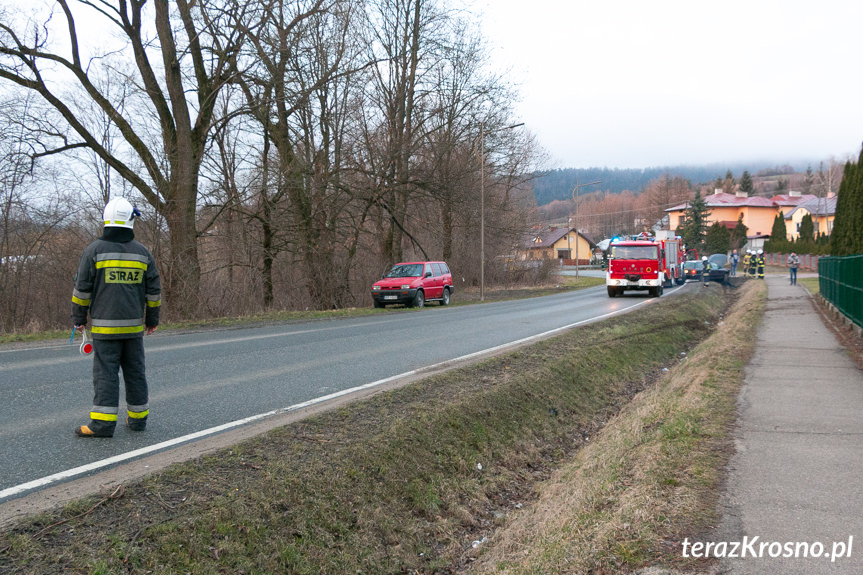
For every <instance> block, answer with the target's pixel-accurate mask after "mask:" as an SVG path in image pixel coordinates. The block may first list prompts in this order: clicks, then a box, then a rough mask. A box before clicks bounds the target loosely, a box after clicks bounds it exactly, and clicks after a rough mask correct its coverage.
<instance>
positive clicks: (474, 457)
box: [0, 282, 758, 574]
mask: <svg viewBox="0 0 863 575" xmlns="http://www.w3.org/2000/svg"><path fill="white" fill-rule="evenodd" d="M750 283H751V284H755V283H756V282H750ZM753 289H758V288H755V287H752V288H750V287H746V288H742V289H741V290H731V289H727V290H724V289H721V288H719V287H718V286H717V287H716V289H709V290H698V291H696V292H695V293H692V294H680V295H677V296H675V297H674V298H662V299H659V300H654V301H652V302H651V304H650V305H648V306H645V307H644V308H642V309H640V310H639V311H638V312H635V313H631V314H628V315H625V316H622V317H619V318H615V319H612V320H608V321H605V322H602V323H600V324H594V325H591V326H587V327H584V328H581V329H577V330H573V331H571V332H569V333H567V334H564V335H562V336H560V337H557V338H554V339H550V340H547V341H545V342H542V343H539V344H537V345H534V346H531V347H529V348H524V349H522V350H520V351H518V352H515V353H511V354H508V355H504V356H500V357H497V358H495V359H492V360H489V361H486V362H483V363H480V364H477V365H474V366H471V367H467V368H463V369H459V370H453V371H451V372H448V373H446V374H444V375H441V376H437V377H434V378H430V379H427V380H423V381H421V382H417V383H415V384H412V385H410V386H407V387H404V388H401V389H398V390H395V391H391V392H386V393H381V394H379V395H376V396H374V397H372V398H370V399H367V400H364V401H362V402H356V403H353V404H350V405H348V406H346V407H343V408H340V409H338V410H336V411H331V412H328V413H325V414H323V415H319V416H317V417H315V418H312V419H308V420H305V421H303V422H299V423H296V424H292V425H290V426H287V427H284V428H280V429H278V430H275V431H272V432H270V433H268V434H267V435H265V436H261V437H259V438H257V439H255V440H252V441H248V442H246V443H243V444H241V445H238V446H236V447H234V448H232V449H230V450H226V451H224V452H221V453H219V454H217V455H212V456H208V457H204V458H201V459H199V460H196V461H192V462H188V463H185V464H181V465H176V466H173V467H171V468H170V469H168V470H166V471H164V472H162V473H159V474H157V475H154V476H152V477H150V478H148V479H146V480H143V481H141V482H138V483H134V484H130V485H126V486H125V487H124V489H123V490H122V491H118V492H116V493H113V494H111V495H110V496H107V497H104V498H102V499H92V500H86V501H80V502H77V503H75V504H73V505H70V506H67V507H66V508H65V509H63V510H62V511H59V512H56V513H51V514H45V515H42V516H39V517H37V518H33V519H30V520H27V521H25V522H22V523H20V524H18V525H16V526H15V527H13V528H10V529H7V530H6V531H4V532H3V533H2V534H0V573H10V574H12V573H46V574H47V573H60V572H81V573H92V574H97V573H153V574H167V573H196V574H208V573H226V572H229V573H248V574H250V573H296V574H305V573H309V574H312V573H314V574H319V573H352V574H353V573H374V574H384V573H452V572H456V571H459V570H467V569H470V568H471V567H472V566H474V565H476V563H474V562H472V561H471V560H472V559H473V558H474V554H475V553H476V551H477V549H474V546H473V545H472V542H474V541H476V542H477V545H478V550H483V548H484V545H482V544H481V542H482V541H483V539H484V538H489V541H490V543H493V544H492V545H490V546H489V547H490V548H489V556H488V559H485V558H483V564H485V565H490V566H491V567H492V568H495V569H496V568H498V567H499V566H502V565H503V564H502V563H501V560H495V559H494V555H493V553H494V550H495V549H505V548H506V546H507V545H508V544H511V545H518V543H517V541H518V537H517V534H518V531H516V530H515V529H516V525H517V524H518V522H519V521H522V520H523V519H522V517H528V510H531V511H529V513H530V516H532V517H536V514H535V513H536V512H534V511H533V509H540V508H545V507H544V506H545V505H547V501H548V499H547V498H548V495H547V494H548V493H550V491H549V489H548V488H543V489H542V496H541V498H540V499H539V501H536V497H537V492H536V489H537V487H538V486H539V485H540V484H542V483H543V482H544V481H545V480H547V479H548V478H549V476H550V474H551V473H552V472H553V471H554V470H555V469H558V468H560V471H558V473H560V474H563V475H558V474H556V475H555V477H556V478H561V477H562V478H564V479H565V480H564V481H560V480H559V479H558V480H557V481H556V482H555V483H557V484H560V485H564V484H566V483H567V482H569V481H570V478H571V480H572V481H577V480H580V481H586V482H587V483H590V480H589V479H588V478H589V477H590V476H591V473H594V472H595V473H596V474H597V475H596V477H597V478H598V479H597V481H598V485H597V486H595V489H594V491H593V493H595V494H596V495H595V496H592V498H591V500H590V501H591V505H590V506H582V507H579V506H575V505H573V506H572V510H571V511H570V509H569V508H570V505H571V504H572V502H570V501H567V500H561V505H559V506H558V512H559V514H560V515H566V516H570V517H571V516H573V515H575V516H577V517H581V516H583V519H584V521H585V523H584V525H588V526H590V529H591V531H590V532H587V533H582V532H581V531H580V530H579V529H580V528H577V527H574V524H563V525H561V527H560V529H559V530H558V529H556V528H554V526H553V525H552V524H551V522H550V521H545V522H543V524H542V525H538V527H543V529H541V530H540V531H539V532H538V533H545V534H549V533H554V532H555V531H556V532H557V535H556V536H555V538H554V539H540V540H536V541H534V542H533V543H532V544H533V545H538V546H539V547H538V548H539V549H542V550H543V552H542V553H541V554H540V555H539V556H533V555H531V554H527V555H526V557H528V558H530V561H529V563H528V564H527V565H528V566H529V565H537V566H538V567H537V569H536V570H532V571H531V570H528V571H524V572H535V573H551V572H559V569H556V568H552V567H554V565H557V566H558V567H559V566H560V565H561V564H562V563H560V561H564V562H565V561H568V557H569V555H570V554H571V549H572V547H573V546H578V545H579V543H571V542H568V540H567V538H569V539H574V540H575V541H582V537H591V538H592V539H590V540H591V541H596V542H597V544H601V545H602V546H601V547H597V551H595V552H591V553H590V554H589V555H588V557H587V558H586V559H585V561H586V563H585V565H594V566H600V567H602V566H604V565H616V564H621V565H637V564H640V563H643V562H644V561H647V560H648V557H649V555H650V552H651V549H652V546H651V542H652V541H653V538H654V537H655V536H656V535H655V534H658V533H660V532H665V531H663V530H668V529H672V528H674V527H675V526H676V525H678V522H677V520H676V517H677V515H676V514H678V513H680V512H686V511H687V510H689V509H690V507H686V506H684V505H683V504H682V503H680V502H679V501H678V497H677V494H679V493H681V492H680V491H677V490H678V489H681V488H682V487H681V486H683V485H689V484H690V482H694V483H696V484H699V485H705V486H709V485H711V484H712V483H711V482H712V481H713V479H712V478H713V477H714V475H713V474H714V473H715V471H713V470H712V468H711V466H712V465H713V464H714V463H716V460H712V459H710V458H709V457H707V456H705V459H704V460H701V461H700V463H698V465H696V464H695V463H690V462H689V461H690V460H689V459H687V458H686V456H685V453H686V449H687V448H688V447H690V446H692V445H705V443H704V442H708V443H709V442H710V440H711V438H712V437H714V435H713V434H714V433H717V434H718V433H719V432H718V431H714V428H716V426H718V427H722V426H725V425H727V421H726V420H727V418H728V417H730V414H728V413H726V410H719V413H723V414H725V415H724V416H723V418H722V419H721V421H719V422H718V423H717V422H713V420H712V418H710V417H707V415H709V413H705V411H704V410H705V408H704V406H703V405H702V404H701V403H700V401H701V400H698V399H697V397H696V396H698V395H699V394H700V393H701V392H702V391H703V393H705V394H706V393H708V391H710V390H712V391H710V392H711V393H714V394H716V395H717V396H724V395H727V394H729V393H730V390H728V389H726V387H727V385H726V383H725V377H724V376H725V375H726V374H728V375H729V376H733V375H735V374H736V373H737V371H736V370H738V369H742V362H743V357H744V356H745V354H744V355H740V354H737V355H734V356H732V359H733V362H734V365H729V366H726V365H725V363H724V360H723V359H722V357H724V356H719V355H716V354H720V353H723V354H724V353H725V351H727V350H726V348H725V347H723V346H724V344H714V345H717V346H719V347H716V348H713V349H712V350H711V349H709V350H708V351H706V352H705V353H706V354H707V356H708V357H709V360H705V361H709V362H710V365H709V367H710V370H709V371H710V372H711V374H715V375H712V376H711V377H710V378H708V381H705V382H703V384H702V385H701V386H699V387H698V390H701V391H698V392H697V393H696V391H695V390H692V389H690V388H689V387H688V386H687V385H686V384H685V383H683V382H681V383H679V384H677V386H675V387H674V388H673V389H671V390H670V391H669V392H667V396H666V395H662V396H661V397H658V398H657V399H656V402H655V403H656V405H655V406H654V407H651V408H650V410H649V411H645V412H644V413H642V414H641V415H642V416H643V417H642V420H641V423H638V424H636V423H632V424H630V427H629V428H627V427H623V428H619V426H620V425H622V424H621V423H620V422H621V421H624V420H623V418H622V416H618V417H616V418H614V420H613V422H614V423H612V424H610V425H611V426H612V427H611V428H610V429H611V431H609V432H603V433H602V434H600V436H602V437H604V436H605V435H606V434H607V433H608V434H609V435H610V434H612V432H613V430H614V429H619V431H617V432H616V433H617V434H618V435H619V439H618V441H619V442H621V443H620V445H617V446H616V445H615V444H614V443H610V444H609V445H608V446H607V448H602V449H598V448H597V447H596V437H597V435H596V433H597V430H598V429H599V428H600V427H602V425H603V424H604V423H605V422H606V421H609V419H610V418H612V417H613V416H614V414H615V413H617V412H618V411H619V410H620V408H621V407H622V406H625V405H626V404H627V403H628V402H629V401H630V400H631V398H632V396H633V395H634V394H636V393H637V392H638V391H640V390H642V389H645V388H648V389H650V388H651V383H652V382H653V381H655V380H657V379H658V380H659V382H660V385H661V386H662V387H667V385H668V381H669V380H670V378H669V377H668V376H667V375H662V373H663V372H662V369H663V367H664V366H673V365H674V364H676V363H678V362H679V359H680V357H682V356H681V355H680V354H681V353H682V352H686V351H690V350H691V349H692V348H693V347H694V346H695V345H696V344H697V343H698V342H700V341H702V340H704V338H706V337H707V336H708V335H709V334H710V333H712V332H713V331H714V330H716V329H719V330H723V327H722V325H723V324H722V323H721V322H720V318H721V317H722V314H723V312H724V310H726V309H727V306H728V304H729V302H730V300H731V299H732V298H733V297H734V294H737V293H740V292H743V293H748V292H750V291H752V290H753ZM753 305H754V304H753ZM750 311H751V310H750ZM736 313H737V312H736ZM734 317H737V316H734ZM749 317H750V316H747V318H749ZM747 321H751V319H747ZM725 323H727V322H725ZM741 337H742V334H741ZM713 339H714V338H711V339H710V340H709V341H713ZM733 339H735V341H737V337H736V336H735V337H734V338H733ZM741 345H742V344H741ZM737 351H739V350H737ZM692 362H693V359H692V358H690V359H689V360H686V361H685V362H683V368H684V369H693V370H696V371H698V372H699V373H700V372H701V371H702V370H704V369H705V368H706V367H707V366H706V365H698V364H696V365H693V363H692ZM714 368H715V369H714ZM724 370H728V371H727V372H726V371H724ZM672 371H674V372H677V371H678V368H674V369H672ZM652 393H653V392H651V391H648V392H646V393H645V394H642V395H640V396H639V397H645V396H648V395H651V394H652ZM680 402H683V404H682V405H681V404H680ZM690 403H692V405H690ZM698 406H701V407H698ZM683 407H685V408H686V410H684V411H681V409H683ZM644 409H646V408H644ZM626 411H627V412H629V411H630V408H626ZM707 411H708V412H709V411H710V410H707ZM639 413H640V412H639ZM633 421H635V420H633ZM632 426H635V428H633V427H632ZM630 433H635V434H636V435H635V436H634V437H629V434H630ZM647 437H650V438H656V439H657V440H658V443H655V442H654V441H653V439H651V441H650V442H647V441H645V440H644V439H645V438H647ZM585 445H586V446H587V447H586V448H584V449H583V450H582V451H581V453H582V454H588V455H580V456H578V458H577V459H576V462H580V463H576V464H575V465H576V467H570V465H569V463H570V462H571V461H572V456H573V454H574V453H577V452H579V449H581V448H582V446H585ZM606 449H607V450H608V454H607V455H606ZM613 450H616V451H613ZM630 451H632V452H633V453H635V454H638V455H639V458H640V459H639V461H641V459H643V458H651V457H652V458H659V456H662V457H666V456H667V457H670V458H671V459H670V460H669V462H667V463H663V464H662V465H661V466H659V467H658V468H656V469H653V468H652V467H649V463H650V462H649V461H648V462H645V463H644V465H643V468H636V469H640V470H638V472H637V473H636V472H635V470H632V469H630V466H629V465H628V464H627V459H626V458H627V457H629V456H630V453H629V452H630ZM666 451H668V452H669V453H667V454H666V453H665V452H666ZM705 452H708V453H709V450H707V449H705ZM603 461H604V462H605V463H604V464H601V465H600V462H603ZM564 464H565V467H561V465H564ZM657 465H659V464H657ZM605 468H607V469H605ZM579 470H580V471H579ZM600 472H602V473H607V474H606V475H601V476H600V475H599V473H600ZM579 477H582V478H583V479H579ZM633 482H634V483H638V484H640V483H642V482H647V483H648V486H647V487H646V490H647V491H646V493H647V494H652V493H654V491H656V490H657V489H658V493H659V494H663V493H664V494H665V496H666V498H667V499H668V500H669V502H670V503H669V504H668V507H667V509H666V508H665V507H663V508H662V509H661V511H662V512H661V514H660V515H658V516H655V517H653V518H649V521H648V518H644V517H641V519H643V520H644V521H645V522H647V523H649V524H650V526H651V527H650V529H653V531H650V530H647V528H643V527H641V526H640V524H639V523H638V520H639V517H640V516H639V513H641V512H633V513H634V515H633V519H632V520H630V521H629V522H624V523H621V521H622V520H623V519H624V518H627V517H629V515H626V514H617V513H615V511H614V510H615V509H616V508H617V507H618V506H620V505H622V504H623V502H624V501H625V500H626V497H624V495H625V494H626V493H627V490H626V486H628V485H630V484H632V483H633ZM549 485H551V484H549ZM657 485H658V488H657V487H656V486H657ZM583 487H584V488H587V487H590V485H584V486H583ZM561 495H563V494H561ZM694 497H695V496H694V495H691V496H686V497H683V500H684V501H690V500H691V499H693V498H694ZM696 503H697V502H696ZM693 505H695V503H693ZM696 506H697V505H696ZM626 509H629V506H626ZM698 509H699V510H700V509H701V508H700V507H699V508H698ZM648 510H650V511H652V508H649V507H648ZM702 512H703V513H705V514H706V513H707V511H702ZM697 524H700V523H699V522H698V521H696V522H694V523H693V525H697ZM633 525H636V526H637V528H633V527H632V526H633ZM496 531H498V535H494V534H495V532H496ZM554 541H556V542H554ZM507 542H511V543H507ZM585 545H586V544H585ZM567 548H569V549H570V551H566V549H567ZM523 549H524V548H523V547H519V554H522V550H523ZM546 555H547V556H548V559H547V560H546V559H543V556H546ZM555 558H556V559H555ZM546 567H550V568H546ZM506 568H508V569H509V568H511V569H522V568H523V567H522V566H519V564H518V563H517V562H513V563H507V565H506ZM524 568H528V567H524ZM567 569H568V570H569V568H567ZM571 571H572V572H580V570H579V569H572V570H571ZM514 572H516V571H514ZM584 572H589V569H587V570H585V571H584Z"/></svg>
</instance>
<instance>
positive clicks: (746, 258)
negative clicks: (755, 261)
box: [743, 250, 752, 276]
mask: <svg viewBox="0 0 863 575" xmlns="http://www.w3.org/2000/svg"><path fill="white" fill-rule="evenodd" d="M751 261H752V250H746V255H744V256H743V275H744V276H749V264H750V263H751Z"/></svg>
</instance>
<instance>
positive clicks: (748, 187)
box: [740, 170, 755, 196]
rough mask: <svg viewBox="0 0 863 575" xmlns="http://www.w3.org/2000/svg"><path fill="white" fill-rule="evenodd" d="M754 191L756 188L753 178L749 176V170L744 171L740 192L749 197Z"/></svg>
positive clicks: (741, 177)
mask: <svg viewBox="0 0 863 575" xmlns="http://www.w3.org/2000/svg"><path fill="white" fill-rule="evenodd" d="M754 190H755V186H754V185H753V183H752V176H750V175H749V171H748V170H743V175H742V176H740V191H741V192H746V195H747V196H751V195H752V192H753V191H754Z"/></svg>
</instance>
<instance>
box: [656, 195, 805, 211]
mask: <svg viewBox="0 0 863 575" xmlns="http://www.w3.org/2000/svg"><path fill="white" fill-rule="evenodd" d="M812 199H818V198H816V197H815V196H813V195H810V194H806V195H801V196H796V195H793V196H792V195H779V196H773V197H772V198H765V197H762V196H743V195H740V196H738V195H736V194H726V193H724V192H720V193H718V194H711V195H709V196H705V197H704V201H705V202H706V203H707V207H708V208H734V207H741V208H742V207H750V208H753V207H757V208H777V207H780V206H796V205H798V204H800V203H802V202H805V201H808V200H812ZM688 207H689V202H686V203H685V204H680V205H677V206H674V207H673V208H668V209H667V210H665V211H666V212H677V211H680V210H685V209H686V208H688Z"/></svg>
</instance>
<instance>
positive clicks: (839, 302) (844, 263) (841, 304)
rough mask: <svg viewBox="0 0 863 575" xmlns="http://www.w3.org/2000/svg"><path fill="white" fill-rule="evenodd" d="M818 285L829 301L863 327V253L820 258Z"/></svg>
mask: <svg viewBox="0 0 863 575" xmlns="http://www.w3.org/2000/svg"><path fill="white" fill-rule="evenodd" d="M818 287H819V289H820V291H821V295H822V296H824V298H825V299H826V300H827V301H829V302H830V303H832V304H833V305H834V306H836V308H837V309H838V310H839V311H841V312H842V313H843V314H845V316H847V317H848V319H850V320H851V321H853V322H854V323H856V324H857V325H859V326H860V327H863V255H858V256H842V257H836V256H830V257H822V258H821V259H819V260H818Z"/></svg>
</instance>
